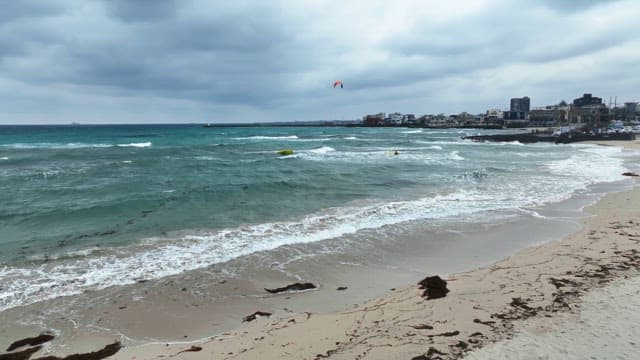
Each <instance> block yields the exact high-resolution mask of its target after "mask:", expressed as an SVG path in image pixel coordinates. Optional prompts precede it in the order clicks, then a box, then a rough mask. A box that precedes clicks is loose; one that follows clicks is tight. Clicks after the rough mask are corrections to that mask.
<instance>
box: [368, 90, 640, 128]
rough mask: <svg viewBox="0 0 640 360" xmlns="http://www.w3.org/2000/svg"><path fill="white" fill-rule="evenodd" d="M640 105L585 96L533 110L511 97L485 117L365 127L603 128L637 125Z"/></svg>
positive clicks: (380, 121) (406, 119)
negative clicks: (616, 103) (616, 123)
mask: <svg viewBox="0 0 640 360" xmlns="http://www.w3.org/2000/svg"><path fill="white" fill-rule="evenodd" d="M639 111H640V106H638V103H637V102H626V103H624V106H620V107H617V106H613V107H612V106H607V105H606V104H605V103H604V102H603V101H602V98H600V97H595V96H593V95H592V94H590V93H585V94H583V95H582V96H581V97H579V98H576V99H574V100H573V101H572V102H571V103H567V102H565V101H564V100H563V101H561V102H560V103H558V104H556V105H547V106H542V107H535V108H531V98H529V97H528V96H524V97H521V98H511V99H510V103H509V110H500V109H489V110H486V112H485V113H483V114H471V113H468V112H462V113H459V114H451V115H445V114H437V115H434V114H425V115H421V116H416V115H415V114H402V113H399V112H394V113H389V114H388V115H387V114H385V113H378V114H373V115H365V116H364V117H363V119H362V124H363V125H364V126H411V127H428V128H456V127H470V128H514V127H517V128H523V127H559V126H573V127H576V126H579V127H590V128H602V127H607V126H610V125H611V124H612V123H613V121H614V120H620V121H622V122H623V123H625V124H626V125H636V124H637V122H638V119H639Z"/></svg>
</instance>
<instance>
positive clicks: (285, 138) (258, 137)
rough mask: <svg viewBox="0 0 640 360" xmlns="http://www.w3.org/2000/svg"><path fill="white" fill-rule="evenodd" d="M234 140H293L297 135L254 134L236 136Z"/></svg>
mask: <svg viewBox="0 0 640 360" xmlns="http://www.w3.org/2000/svg"><path fill="white" fill-rule="evenodd" d="M233 139H234V140H293V139H298V136H296V135H289V136H262V135H256V136H248V137H238V138H233Z"/></svg>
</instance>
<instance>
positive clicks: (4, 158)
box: [0, 156, 9, 160]
mask: <svg viewBox="0 0 640 360" xmlns="http://www.w3.org/2000/svg"><path fill="white" fill-rule="evenodd" d="M0 160H9V158H8V157H6V156H3V157H0Z"/></svg>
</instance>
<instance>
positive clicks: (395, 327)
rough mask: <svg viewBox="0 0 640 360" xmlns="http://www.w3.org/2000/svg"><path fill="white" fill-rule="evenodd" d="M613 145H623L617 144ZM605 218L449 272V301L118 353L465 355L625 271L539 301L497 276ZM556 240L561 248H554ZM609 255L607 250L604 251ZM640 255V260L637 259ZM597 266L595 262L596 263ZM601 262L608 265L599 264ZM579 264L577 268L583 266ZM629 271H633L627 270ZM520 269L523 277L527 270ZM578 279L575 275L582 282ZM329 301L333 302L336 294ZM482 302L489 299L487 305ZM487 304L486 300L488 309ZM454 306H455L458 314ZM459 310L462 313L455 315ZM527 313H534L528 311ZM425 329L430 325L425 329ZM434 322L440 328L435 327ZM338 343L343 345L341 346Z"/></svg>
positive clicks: (278, 322) (291, 319)
mask: <svg viewBox="0 0 640 360" xmlns="http://www.w3.org/2000/svg"><path fill="white" fill-rule="evenodd" d="M607 145H609V144H607ZM611 145H614V146H616V145H617V144H611ZM633 145H636V146H637V145H638V144H637V142H636V144H633ZM636 148H637V147H636ZM638 192H639V191H638V188H637V187H635V188H634V189H632V190H630V191H628V192H622V193H613V194H608V195H606V196H605V197H604V198H602V199H600V200H599V202H598V204H596V205H595V206H593V207H592V208H593V209H599V208H600V207H603V206H604V205H603V204H602V203H603V202H605V200H606V201H610V200H611V198H614V200H613V202H614V203H615V206H613V209H621V207H620V205H624V203H625V200H624V199H622V198H617V197H616V195H618V194H626V195H624V196H627V195H628V194H627V193H629V194H630V195H629V196H631V197H633V199H635V200H638V197H639V196H640V195H638ZM620 196H622V195H620ZM636 203H637V202H636ZM606 216H609V217H610V216H612V215H611V214H607V215H606ZM606 216H605V214H604V213H603V214H600V215H595V216H594V217H591V218H589V219H586V220H585V221H584V223H585V225H584V227H583V229H582V230H580V231H579V232H578V233H576V234H573V235H569V236H568V237H566V238H565V239H564V240H560V241H552V242H548V243H545V244H543V245H537V246H532V247H528V248H526V249H524V250H520V251H518V252H517V253H516V254H515V255H512V256H510V257H508V258H507V259H505V260H501V261H498V262H496V263H495V264H493V265H490V266H488V267H487V266H484V267H481V268H479V269H475V270H471V271H468V272H462V273H457V274H455V275H451V276H449V277H448V280H449V289H450V290H451V292H450V293H449V294H448V295H447V297H445V298H443V299H436V300H428V301H427V300H424V299H423V298H421V297H420V293H421V292H422V291H421V290H418V289H417V287H416V286H411V287H408V288H404V289H400V290H395V291H392V292H391V293H389V294H387V295H383V296H382V297H378V298H376V299H374V300H370V301H367V302H364V303H362V304H360V305H358V306H356V307H355V308H353V309H349V310H344V311H340V312H329V313H318V314H316V313H314V314H308V313H304V312H301V311H296V312H294V313H291V314H283V313H282V312H280V313H279V314H275V315H274V317H272V318H266V317H260V318H258V319H257V320H256V321H252V322H248V323H245V324H243V325H241V326H240V327H238V328H236V329H234V330H232V331H229V332H226V333H223V334H221V335H217V336H213V337H211V338H207V340H198V341H185V342H177V343H173V344H170V345H169V346H167V345H166V343H162V344H156V345H145V346H139V347H128V348H124V349H123V350H121V351H120V352H119V353H117V354H116V355H115V358H123V359H124V358H127V359H129V358H132V357H134V356H135V357H136V358H138V359H146V358H157V357H160V356H172V355H177V353H179V352H180V351H183V350H185V349H188V348H189V347H190V346H197V347H201V348H202V350H200V351H188V352H182V353H180V357H181V358H183V357H184V358H211V355H212V354H213V356H214V358H232V357H233V358H247V359H250V358H256V357H262V358H291V359H300V358H322V357H328V356H330V357H331V358H345V359H352V358H356V357H357V356H358V355H362V354H365V355H366V356H365V358H367V359H369V358H371V359H376V358H407V359H411V358H413V357H416V356H421V354H420V351H421V350H420V349H423V350H424V351H423V354H422V355H424V356H426V354H427V353H428V351H429V349H430V348H433V349H436V350H437V351H438V352H442V353H447V352H448V353H449V354H451V356H452V357H450V358H455V357H459V356H461V355H462V354H463V353H464V352H465V351H466V350H468V349H471V348H473V347H475V346H476V345H477V344H488V343H491V342H493V341H496V340H499V339H501V338H502V337H508V336H509V334H510V333H511V332H512V330H513V327H510V325H511V324H512V323H513V322H515V320H517V319H518V318H523V317H525V316H524V315H523V314H521V313H522V310H523V309H524V310H527V307H528V308H538V307H541V308H545V307H549V306H551V305H553V304H554V303H555V302H557V301H556V299H558V298H557V297H555V298H554V297H553V293H554V291H555V290H559V289H560V288H563V289H562V291H560V292H562V293H570V292H572V291H578V292H579V293H580V294H582V293H584V289H583V288H582V287H581V286H587V285H588V286H596V287H597V286H600V285H604V283H603V284H600V283H598V281H599V280H597V279H600V280H602V279H605V278H606V280H609V279H610V278H614V277H616V276H619V275H620V274H621V271H622V270H620V271H619V270H617V269H612V270H608V272H609V273H608V274H606V276H605V278H598V277H597V276H596V277H595V278H591V277H588V279H590V280H589V281H587V282H585V283H584V284H582V285H576V286H575V289H573V288H571V290H569V288H570V287H571V286H573V285H571V284H569V283H566V282H564V280H562V281H561V282H560V283H559V284H564V285H562V286H560V287H558V286H557V285H554V284H553V283H551V282H549V283H545V284H544V285H541V286H542V288H541V289H537V290H536V291H538V292H539V291H542V292H543V293H544V294H545V295H543V296H542V297H541V298H535V299H532V301H527V300H526V298H527V297H528V294H529V292H530V290H531V289H530V288H527V286H525V285H522V284H520V285H518V286H515V285H513V284H515V281H514V279H513V278H512V277H513V276H514V275H513V274H511V275H509V274H510V272H509V271H507V274H501V276H498V274H500V273H501V272H503V271H505V270H504V269H506V268H508V267H509V268H511V269H512V270H511V271H513V273H514V274H516V273H517V274H519V275H522V274H524V275H523V276H525V277H526V276H529V275H532V274H531V273H530V272H531V271H532V269H530V268H529V267H531V266H533V265H531V264H529V265H530V266H527V262H526V261H527V260H528V259H530V258H531V257H543V258H544V257H545V256H547V257H548V256H551V255H558V254H557V253H554V251H560V250H563V251H564V250H566V249H565V248H563V246H566V247H569V248H572V247H571V246H574V245H575V246H577V248H575V249H574V250H576V251H582V250H584V251H587V250H588V249H582V250H580V248H581V247H584V246H583V245H584V244H582V243H581V242H584V241H587V240H589V236H591V235H589V234H588V233H584V232H585V231H586V229H587V228H589V227H590V226H591V225H590V224H591V222H594V221H595V220H594V219H600V220H602V219H601V218H603V217H606ZM638 217H640V216H638ZM630 218H633V216H630ZM600 220H598V221H600ZM596 222H597V221H596ZM598 224H599V225H598V226H602V227H606V228H608V227H607V226H606V225H607V224H606V222H605V223H602V222H601V223H598ZM633 225H634V229H635V226H636V225H638V224H636V223H633ZM618 230H619V229H618ZM581 233H584V234H582V235H583V236H582V238H580V237H578V238H576V239H573V238H575V237H576V236H577V234H581ZM614 233H615V232H613V231H606V234H605V235H606V236H605V235H602V237H606V238H607V239H608V238H609V235H613V234H614ZM594 236H595V235H594ZM567 239H573V242H574V243H577V244H574V243H571V242H569V243H568V244H564V245H563V246H560V245H558V244H557V243H563V242H565V241H567ZM603 241H605V240H603ZM554 244H555V245H557V246H552V245H554ZM594 244H595V243H594V242H592V243H590V244H588V245H589V246H594ZM600 245H602V244H600ZM547 247H551V248H552V249H551V250H549V249H547ZM587 248H588V247H587ZM572 249H573V248H572ZM627 250H628V249H623V250H621V251H627ZM549 251H550V252H549ZM550 254H551V255H550ZM598 254H600V253H598ZM605 254H607V253H606V252H605ZM624 254H626V255H628V256H632V255H633V254H629V253H624ZM595 255H597V254H595ZM607 255H609V254H607ZM611 255H612V256H611V257H609V258H605V256H604V255H603V256H602V257H601V258H597V257H596V256H591V255H590V257H592V258H594V259H597V260H598V261H604V263H603V264H605V265H606V264H607V261H609V262H610V263H612V264H618V263H619V262H620V261H624V260H623V259H622V260H621V259H620V258H624V256H619V255H620V254H611ZM634 259H635V258H634ZM636 260H637V259H635V260H633V261H636ZM629 261H631V260H629ZM548 263H549V264H552V265H558V264H555V261H549V262H548ZM595 264H596V263H594V264H589V265H593V266H597V265H595ZM597 264H599V265H602V264H601V263H599V262H598V263H597ZM560 265H562V264H560ZM560 265H558V266H557V267H554V268H553V270H554V271H559V270H558V269H559V267H561V266H560ZM572 265H575V266H578V263H575V264H572ZM583 265H584V264H583ZM496 266H497V267H496ZM538 266H539V267H538V269H540V268H542V267H544V266H546V265H544V261H542V262H540V265H538ZM503 268H504V269H503ZM517 268H522V269H524V268H527V269H526V271H525V270H518V271H516V270H513V269H517ZM628 270H629V269H627V270H624V271H628ZM590 271H591V270H589V269H587V268H585V269H584V274H582V275H583V276H582V277H583V278H584V276H587V274H591V273H592V272H590ZM521 272H522V274H520V273H521ZM426 275H427V274H425V276H426ZM564 275H566V274H564ZM574 275H575V274H574ZM609 275H611V277H608V276H609ZM557 276H558V278H562V276H563V275H562V274H558V275H557ZM574 277H575V276H574ZM574 277H572V278H571V279H570V280H571V281H574V282H576V280H575V279H574ZM478 279H484V280H483V282H485V281H487V279H489V283H490V285H489V286H487V287H486V288H478V286H477V284H476V283H475V282H476V281H477V280H478ZM562 279H564V278H562ZM594 279H596V280H595V281H596V282H595V283H593V282H592V281H591V280H594ZM419 280H420V279H418V278H416V279H415V282H417V281H419ZM565 280H566V279H565ZM549 281H550V280H549ZM494 282H495V283H500V285H505V287H504V288H500V286H498V287H497V288H496V287H495V286H494V285H495V284H494ZM507 287H513V289H512V290H513V291H514V292H513V293H508V294H515V293H517V294H522V296H521V298H522V299H524V300H522V301H523V302H522V303H520V302H518V304H520V305H516V306H514V305H512V303H510V302H509V301H512V299H513V298H508V296H507V295H505V293H504V291H502V290H503V289H506V288H507ZM291 295H292V297H293V296H298V294H296V295H294V294H291ZM299 295H302V294H299ZM307 295H308V296H314V295H316V294H314V293H313V292H311V293H308V294H305V296H307ZM489 295H491V296H489ZM498 295H500V296H498ZM483 296H488V298H483ZM509 296H510V295H509ZM545 296H546V297H545ZM572 296H573V295H570V294H569V295H566V296H565V295H563V298H562V299H561V300H562V301H565V303H567V304H569V306H571V305H570V304H573V303H574V302H578V301H579V296H575V298H574V297H572ZM327 300H328V301H331V299H327ZM549 302H550V303H549ZM478 304H482V306H480V305H478ZM484 304H487V305H486V306H484ZM521 305H524V306H521ZM478 306H480V307H482V309H476V307H478ZM514 308H515V310H516V312H515V313H510V312H509V311H507V312H504V311H506V310H514ZM452 309H453V310H454V311H452ZM505 309H506V310H505ZM256 310H260V309H256ZM553 310H556V311H553ZM172 311H175V312H179V311H180V307H179V306H176V307H174V308H173V309H172ZM559 311H564V310H563V309H562V308H554V307H553V306H551V307H550V308H548V309H546V310H545V309H543V310H541V311H536V312H540V313H545V314H547V315H548V314H551V313H555V312H559ZM454 312H455V314H452V313H454ZM524 314H525V315H527V314H528V313H527V311H524ZM174 315H175V314H174ZM193 315H194V314H191V316H193ZM196 315H197V314H196ZM447 315H453V318H449V317H447ZM487 315H488V317H487ZM491 315H499V316H502V317H503V318H508V319H507V320H508V321H506V322H505V323H504V324H501V325H500V327H496V329H494V330H495V334H494V335H491V334H492V333H493V330H491V331H489V332H487V328H492V329H493V328H494V327H493V326H489V325H487V322H489V321H495V318H493V319H492V318H491ZM474 316H475V317H474ZM537 316H540V315H537ZM526 317H535V316H528V315H527V316H526ZM465 319H466V320H469V319H471V320H472V321H471V322H470V323H467V322H466V321H465ZM473 319H479V320H480V322H473ZM499 319H500V321H505V319H502V318H499ZM496 323H498V321H496ZM494 324H495V323H494ZM157 325H158V326H167V324H166V323H163V321H162V319H159V320H158V323H157ZM416 327H418V328H416ZM419 327H423V328H421V329H419ZM428 327H433V328H432V329H428ZM455 332H459V333H458V334H456V335H450V336H445V335H444V334H452V333H455ZM476 333H482V336H480V335H474V336H471V335H472V334H476ZM176 335H178V334H176ZM363 338H364V339H366V340H365V341H364V342H363V341H362V339H363ZM256 339H258V340H256ZM460 342H464V343H465V344H466V345H461V344H460ZM336 343H338V344H340V345H337V344H336ZM474 343H475V344H474ZM391 345H393V349H392V348H391V347H390V346H391ZM426 345H428V346H426ZM101 346H103V343H102V342H100V341H97V342H96V344H94V346H87V349H97V348H100V347H101ZM73 350H74V351H75V350H78V349H77V348H74V349H73ZM81 350H84V349H81ZM419 350H420V351H419ZM229 353H233V354H229ZM433 354H437V352H432V355H433ZM320 355H321V356H320ZM441 356H444V355H441ZM447 356H448V355H447ZM425 358H429V357H425ZM444 358H447V357H444Z"/></svg>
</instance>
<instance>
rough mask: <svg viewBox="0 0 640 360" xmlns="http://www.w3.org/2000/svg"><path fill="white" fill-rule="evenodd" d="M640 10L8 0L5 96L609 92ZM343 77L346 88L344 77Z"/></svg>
mask: <svg viewBox="0 0 640 360" xmlns="http://www.w3.org/2000/svg"><path fill="white" fill-rule="evenodd" d="M639 8H640V5H638V4H637V3H635V2H633V1H630V0H619V1H587V0H585V1H566V2H563V1H528V0H523V1H519V2H513V1H507V0H483V1H467V2H463V1H456V2H446V3H443V2H440V1H431V2H430V1H417V0H398V1H395V2H393V3H389V2H386V1H382V0H354V1H349V2H338V1H331V0H327V1H319V2H318V1H316V2H301V3H299V2H286V1H283V2H279V1H274V2H261V1H250V0H237V1H233V2H222V1H220V2H216V1H200V0H184V1H177V0H157V1H155V0H154V1H150V0H137V1H125V0H91V1H72V0H66V1H65V0H60V1H50V2H47V1H37V2H36V1H24V2H7V4H5V6H4V8H3V11H2V12H0V95H2V94H4V96H5V98H6V99H9V98H10V99H13V100H11V101H12V103H11V106H8V107H5V109H8V108H11V109H17V110H16V112H19V111H18V110H20V109H19V106H23V105H22V104H29V103H31V105H30V111H31V112H37V111H38V109H40V113H41V114H44V115H46V114H50V113H51V112H52V111H53V110H54V109H55V110H56V111H57V112H59V113H62V114H76V113H77V114H78V116H82V115H83V114H84V113H83V112H82V111H85V110H82V109H85V108H87V107H91V108H95V109H99V110H96V111H93V112H92V113H91V116H93V115H94V114H95V113H104V114H110V113H118V114H122V113H126V112H130V113H135V114H137V115H138V116H144V114H145V112H147V111H150V110H149V109H150V108H152V109H153V112H152V113H150V114H151V115H149V117H150V118H151V117H152V115H153V118H154V119H155V116H157V113H158V112H163V111H165V112H174V113H173V114H174V115H175V114H177V115H178V116H185V117H186V118H185V120H187V119H192V118H193V117H197V116H200V114H202V113H207V112H211V111H213V112H215V113H219V114H220V115H221V116H223V117H224V118H226V119H236V120H247V118H252V117H253V116H255V114H265V118H269V117H270V118H275V119H301V118H302V119H305V118H306V119H309V118H318V117H323V116H324V115H323V114H325V112H326V109H328V108H330V109H332V110H331V111H333V112H335V111H338V110H333V109H335V108H341V107H342V108H344V109H346V110H345V111H349V114H350V116H354V117H355V116H360V115H362V113H364V112H368V111H370V110H369V109H370V108H369V107H370V106H371V104H374V105H375V106H376V107H378V106H379V107H384V106H388V107H394V106H403V107H407V109H406V111H411V112H418V111H420V109H424V111H425V112H426V111H432V110H433V111H435V112H440V111H456V110H460V111H461V110H469V111H474V109H476V110H483V109H484V106H489V105H483V104H488V103H492V104H500V103H502V102H504V101H505V100H504V99H506V98H508V97H509V96H512V95H513V94H512V93H511V92H517V94H516V95H520V94H523V93H525V92H526V93H527V94H528V95H530V96H531V97H532V98H537V99H540V98H542V95H544V96H552V95H553V96H555V95H554V94H551V95H549V92H548V91H547V90H546V88H545V84H553V86H554V87H555V88H557V84H562V83H567V79H570V81H571V82H573V83H575V84H576V85H575V89H577V90H575V89H574V88H567V89H566V90H567V91H572V92H575V91H577V92H580V91H594V90H593V88H589V89H582V88H581V87H587V86H589V84H591V83H590V81H591V80H590V79H598V82H596V81H593V84H598V86H601V84H602V81H601V79H602V76H606V75H603V74H610V73H611V72H606V71H604V70H603V69H600V65H601V64H606V65H607V66H611V67H616V65H615V64H621V66H624V67H623V68H622V69H623V70H620V68H618V69H617V70H620V71H623V72H624V70H626V71H628V72H629V73H630V74H631V73H634V74H635V73H637V72H638V71H637V70H638V65H636V64H637V63H638V62H637V61H635V62H634V60H639V57H640V55H639V54H638V51H636V50H633V49H634V48H636V47H634V46H633V44H636V43H637V42H638V41H640V36H639V35H638V32H639V31H638V30H636V27H633V26H631V25H632V24H635V22H634V21H635V20H633V17H632V16H631V15H630V14H632V13H633V10H634V9H635V10H638V9H639ZM635 19H637V16H636V18H635ZM613 53H615V54H619V55H620V56H624V58H625V59H626V60H625V61H627V62H625V63H624V65H623V64H622V62H621V61H622V60H621V59H618V57H617V56H615V57H612V56H610V55H608V54H613ZM574 68H582V69H585V68H588V69H589V71H584V72H582V73H579V72H575V71H574V70H573V69H574ZM335 79H341V80H343V81H344V82H345V84H346V87H345V89H342V90H341V91H332V90H333V89H332V88H331V82H332V81H333V80H335ZM626 80H627V82H629V83H631V84H633V83H634V81H636V76H635V75H629V76H627V79H626ZM629 86H631V85H629ZM469 87H472V88H481V89H483V90H482V94H481V95H480V96H475V95H477V93H478V91H470V90H469ZM16 88H20V91H16V90H15V89H16ZM595 90H597V88H596V89H595ZM557 91H560V89H559V90H557ZM537 94H542V95H540V96H538V97H536V95H537ZM574 95H575V96H577V95H579V93H578V94H574V93H571V94H568V95H566V96H565V97H567V98H569V97H571V96H574ZM630 95H631V94H630ZM455 97H459V99H458V100H456V101H458V105H456V104H455V103H454V102H453V101H452V100H450V98H455ZM483 102H484V103H483ZM150 104H153V105H152V106H151V105H150ZM465 104H466V105H465ZM412 107H413V108H412ZM420 107H421V108H420ZM438 107H439V108H438ZM454 107H455V109H454ZM180 109H181V110H180ZM184 109H188V111H185V110H184ZM387 110H390V109H387ZM395 110H398V111H403V110H402V109H397V108H396V109H395ZM395 110H394V111H395ZM371 111H385V109H384V108H381V109H375V110H371ZM192 113H193V114H197V115H191V114H192ZM318 114H319V115H318ZM189 116H192V117H189ZM10 118H11V113H9V112H7V110H5V112H4V113H0V121H5V122H6V121H7V119H10ZM105 118H107V117H106V116H105ZM144 120H145V119H144V118H141V121H144Z"/></svg>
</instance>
